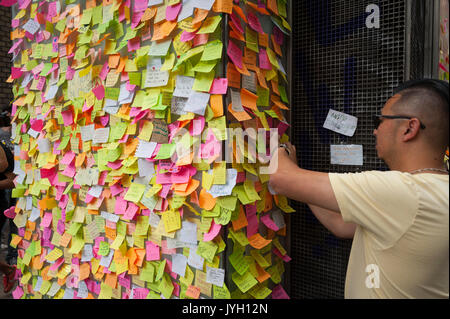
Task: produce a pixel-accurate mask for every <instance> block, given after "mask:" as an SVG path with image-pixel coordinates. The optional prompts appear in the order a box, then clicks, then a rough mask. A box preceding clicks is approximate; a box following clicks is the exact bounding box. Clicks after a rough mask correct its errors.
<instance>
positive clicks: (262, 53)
mask: <svg viewBox="0 0 450 319" xmlns="http://www.w3.org/2000/svg"><path fill="white" fill-rule="evenodd" d="M259 67H260V68H261V69H263V70H272V65H271V64H270V61H269V56H268V55H267V51H266V50H264V49H260V50H259Z"/></svg>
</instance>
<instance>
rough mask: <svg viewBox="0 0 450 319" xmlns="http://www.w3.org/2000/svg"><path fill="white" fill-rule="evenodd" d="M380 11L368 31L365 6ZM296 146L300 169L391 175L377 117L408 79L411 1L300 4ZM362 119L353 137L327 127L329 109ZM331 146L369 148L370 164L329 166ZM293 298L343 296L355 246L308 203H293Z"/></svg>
mask: <svg viewBox="0 0 450 319" xmlns="http://www.w3.org/2000/svg"><path fill="white" fill-rule="evenodd" d="M369 4H376V5H378V6H379V8H380V28H379V29H376V28H372V29H369V28H367V27H366V17H367V15H368V13H366V7H367V6H368V5H369ZM293 6H294V8H293V29H294V30H293V38H292V40H293V53H292V66H293V69H292V70H293V72H292V73H293V79H292V97H293V103H292V140H293V142H294V144H295V145H296V146H297V151H298V154H297V157H298V159H299V163H300V165H301V167H303V168H307V169H312V170H317V171H324V172H356V171H363V170H374V169H377V170H385V169H386V166H385V164H384V163H383V162H382V161H381V160H379V159H378V158H377V154H376V150H375V139H374V137H373V134H372V132H373V126H372V116H373V115H374V114H376V113H377V112H379V111H380V109H381V107H382V106H383V104H384V103H385V102H386V100H387V99H388V98H389V97H390V96H391V95H392V93H393V90H394V88H395V87H397V86H398V85H399V84H400V83H401V82H403V80H404V74H405V47H406V46H405V34H406V32H405V30H406V27H405V25H406V21H407V15H406V9H407V5H406V2H405V1H403V0H379V1H377V0H368V1H361V0H345V1H343V0H301V1H300V0H299V1H293ZM330 108H331V109H334V110H337V111H340V112H344V113H347V114H351V115H353V116H356V117H357V118H358V128H357V130H356V133H355V135H354V136H353V137H351V138H349V137H345V136H343V135H340V134H337V133H334V132H332V131H329V130H327V129H324V128H323V127H322V125H323V123H324V121H325V118H326V116H327V114H328V111H329V109H330ZM330 144H358V145H363V154H364V156H363V160H364V165H363V166H362V167H361V166H337V165H331V164H330ZM292 206H293V207H294V208H295V209H297V213H295V214H293V216H292V218H291V232H292V235H291V255H292V257H293V260H292V262H291V263H292V264H291V265H290V266H291V279H292V280H291V282H292V284H291V297H292V298H343V297H344V283H345V275H346V269H347V262H348V258H349V253H350V247H351V240H340V239H337V238H336V237H335V236H334V235H332V234H331V233H330V232H328V231H327V230H326V229H325V228H324V227H323V226H322V225H321V224H320V223H319V222H318V221H317V219H316V218H315V217H314V215H313V214H312V213H311V211H310V210H309V208H308V207H307V206H306V205H303V204H300V203H292Z"/></svg>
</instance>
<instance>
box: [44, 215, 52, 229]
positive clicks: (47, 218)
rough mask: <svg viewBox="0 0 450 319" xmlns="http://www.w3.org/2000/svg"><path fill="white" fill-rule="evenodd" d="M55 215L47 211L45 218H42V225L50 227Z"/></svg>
mask: <svg viewBox="0 0 450 319" xmlns="http://www.w3.org/2000/svg"><path fill="white" fill-rule="evenodd" d="M52 218H53V215H52V213H45V215H44V218H42V221H41V226H43V227H49V226H50V223H51V222H52Z"/></svg>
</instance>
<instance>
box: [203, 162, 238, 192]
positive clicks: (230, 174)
mask: <svg viewBox="0 0 450 319" xmlns="http://www.w3.org/2000/svg"><path fill="white" fill-rule="evenodd" d="M208 173H209V174H213V170H209V171H208ZM236 178H237V170H235V169H234V168H229V169H227V180H226V183H225V184H223V185H220V184H213V185H212V186H211V188H210V189H209V190H206V192H208V193H210V194H211V195H212V196H213V197H214V198H216V197H219V196H228V195H231V193H232V191H233V187H234V186H235V185H236Z"/></svg>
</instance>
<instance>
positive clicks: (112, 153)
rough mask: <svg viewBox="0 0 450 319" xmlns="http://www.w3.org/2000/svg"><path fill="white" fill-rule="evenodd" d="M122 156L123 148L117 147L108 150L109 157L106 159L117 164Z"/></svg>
mask: <svg viewBox="0 0 450 319" xmlns="http://www.w3.org/2000/svg"><path fill="white" fill-rule="evenodd" d="M120 155H122V148H121V147H116V148H114V149H112V150H108V155H107V156H106V159H107V161H108V162H115V161H116V160H117V159H118V158H119V157H120Z"/></svg>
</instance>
